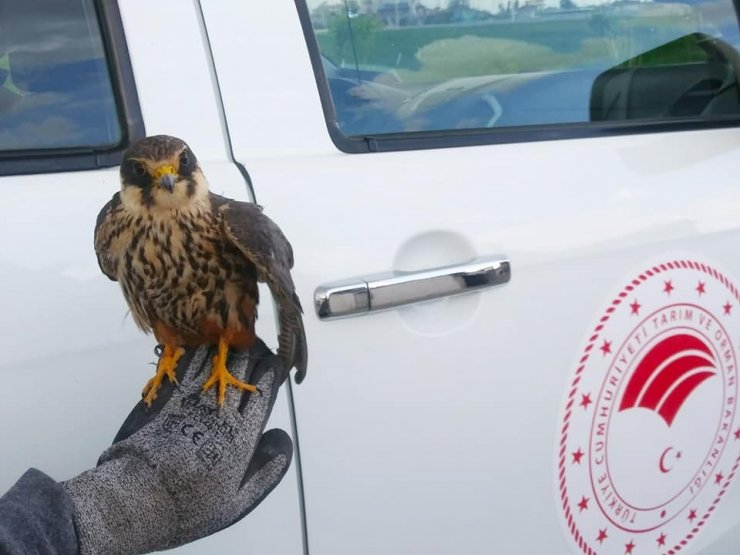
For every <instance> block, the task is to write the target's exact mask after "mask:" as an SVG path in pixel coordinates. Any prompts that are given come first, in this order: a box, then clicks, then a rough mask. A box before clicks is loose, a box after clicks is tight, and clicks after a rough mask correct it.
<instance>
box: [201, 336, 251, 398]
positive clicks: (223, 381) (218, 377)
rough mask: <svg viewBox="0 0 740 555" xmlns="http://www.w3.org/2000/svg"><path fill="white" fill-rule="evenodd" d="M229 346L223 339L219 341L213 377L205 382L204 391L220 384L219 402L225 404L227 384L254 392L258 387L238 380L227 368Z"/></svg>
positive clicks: (212, 372)
mask: <svg viewBox="0 0 740 555" xmlns="http://www.w3.org/2000/svg"><path fill="white" fill-rule="evenodd" d="M228 351H229V347H228V345H227V343H226V342H225V341H223V340H221V341H219V344H218V354H216V356H214V357H213V370H212V371H211V377H210V378H208V380H207V381H206V383H204V384H203V391H208V390H209V389H211V388H212V387H213V386H214V385H216V384H218V404H219V405H223V404H224V400H225V399H226V386H227V385H233V386H234V387H237V388H239V389H243V390H244V391H250V392H252V393H254V392H255V391H257V388H256V387H255V386H253V385H252V384H248V383H244V382H242V381H239V380H237V379H236V378H235V377H234V376H232V375H231V374H230V373H229V371H228V370H227V369H226V355H227V354H228Z"/></svg>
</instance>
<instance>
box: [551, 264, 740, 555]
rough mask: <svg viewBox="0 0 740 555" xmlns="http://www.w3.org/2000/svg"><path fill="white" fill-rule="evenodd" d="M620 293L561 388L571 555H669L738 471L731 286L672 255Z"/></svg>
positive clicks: (738, 298) (739, 305)
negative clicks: (576, 554)
mask: <svg viewBox="0 0 740 555" xmlns="http://www.w3.org/2000/svg"><path fill="white" fill-rule="evenodd" d="M622 283H626V284H627V285H626V286H624V287H623V288H622V289H621V290H619V291H618V292H617V293H615V294H614V295H613V297H612V298H611V299H610V301H609V303H608V304H607V305H606V306H605V307H603V310H602V311H601V312H600V313H599V315H598V317H597V319H596V320H595V323H594V326H593V327H592V328H591V330H592V331H591V333H590V334H589V335H588V336H587V338H586V339H585V340H584V344H583V345H582V347H581V349H580V350H579V354H578V358H577V361H576V364H575V365H574V369H573V372H572V374H571V375H570V376H569V379H568V385H567V393H566V397H565V401H564V407H563V409H562V412H561V416H560V418H559V420H558V438H559V440H558V444H557V452H556V475H555V480H556V484H557V491H558V505H559V506H560V509H559V513H560V516H561V522H562V524H563V525H564V530H565V534H566V535H567V537H568V539H569V542H570V543H571V545H572V546H573V548H574V550H575V551H577V552H580V553H585V554H592V553H602V552H603V553H620V554H621V553H625V554H634V555H637V554H639V553H668V554H671V555H672V554H675V553H678V552H679V551H681V550H682V549H685V547H686V545H687V544H688V543H689V542H691V541H692V539H693V538H694V537H695V536H696V535H697V533H698V532H699V531H700V530H701V529H702V528H703V527H704V526H705V523H706V522H707V521H708V519H709V518H710V516H711V515H712V514H714V513H715V512H717V511H718V510H721V504H722V500H723V498H724V497H725V494H726V492H727V491H728V489H729V488H730V486H731V483H732V482H733V479H734V478H735V475H736V473H737V470H738V466H739V465H740V424H739V423H738V420H737V418H736V414H737V407H738V402H737V397H738V384H737V364H738V348H739V347H740V293H739V292H738V288H737V283H738V282H737V281H736V280H735V279H734V278H733V277H732V276H730V275H729V274H728V273H727V272H725V271H723V270H720V269H719V268H718V266H717V265H716V264H714V263H711V262H708V261H707V260H705V259H704V257H701V256H680V257H679V256H677V257H665V258H664V259H662V260H659V261H657V262H655V263H647V264H645V265H644V266H643V267H642V268H640V269H638V271H636V272H635V273H634V274H633V275H628V276H626V279H625V280H624V281H623V282H622Z"/></svg>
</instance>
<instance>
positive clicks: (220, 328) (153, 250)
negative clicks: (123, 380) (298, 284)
mask: <svg viewBox="0 0 740 555" xmlns="http://www.w3.org/2000/svg"><path fill="white" fill-rule="evenodd" d="M95 252H96V254H97V258H98V264H99V265H100V269H101V270H102V271H103V273H104V274H105V275H106V276H108V277H109V278H110V279H112V280H113V281H117V282H119V284H120V285H121V289H122V291H123V295H124V297H125V299H126V302H127V303H128V306H129V308H130V309H131V314H132V315H133V318H134V320H135V322H136V324H137V325H138V326H139V328H141V329H142V330H143V331H145V332H147V333H149V332H153V333H154V336H155V337H156V339H157V341H158V342H159V343H160V344H161V345H162V346H163V349H162V352H161V355H160V358H159V361H158V363H157V371H156V374H155V375H154V377H153V378H152V379H151V380H149V382H148V383H147V384H146V386H145V387H144V391H143V394H142V395H143V397H144V402H146V403H147V405H151V403H152V401H153V400H154V399H155V398H156V397H157V390H158V389H159V387H160V385H161V383H162V380H163V379H164V377H165V376H167V377H168V378H169V380H170V381H172V382H175V380H176V378H175V367H176V365H177V361H178V359H179V358H180V356H181V355H182V353H183V347H185V346H196V345H218V350H217V354H216V356H215V357H214V359H213V371H212V374H211V376H210V377H209V378H208V380H207V381H206V382H205V383H204V385H203V389H204V390H208V389H210V388H211V387H212V386H214V385H218V399H219V403H221V404H223V401H224V396H225V392H226V387H227V385H233V386H235V387H237V388H241V389H245V390H248V391H254V390H255V388H254V386H253V385H250V384H246V383H243V382H241V381H239V380H237V379H236V378H234V377H233V376H232V375H231V374H230V373H229V371H228V370H227V368H226V357H227V354H228V350H229V348H231V347H233V348H236V349H247V348H249V347H250V346H251V345H252V344H253V343H254V342H255V340H256V335H255V328H254V326H255V320H256V318H257V303H258V301H259V293H258V288H257V282H258V281H262V282H266V283H267V285H268V286H269V288H270V292H271V293H272V295H273V298H274V299H275V303H276V305H277V309H278V324H279V335H278V356H279V357H280V359H281V361H282V363H283V364H284V366H285V369H286V371H287V370H290V369H291V368H292V367H295V368H296V370H297V372H296V382H297V383H300V382H301V381H302V380H303V378H304V376H305V374H306V364H307V348H306V336H305V332H304V329H303V317H302V312H303V311H302V309H301V304H300V301H299V300H298V296H297V295H296V292H295V286H294V284H293V279H292V277H291V275H290V269H291V268H292V267H293V250H292V248H291V246H290V243H289V242H288V240H287V239H286V238H285V236H284V235H283V233H282V231H281V230H280V228H279V227H278V226H277V224H275V223H274V222H273V221H272V220H271V219H270V218H268V217H267V216H266V215H265V214H264V212H263V211H262V208H261V207H260V206H258V205H255V204H251V203H246V202H238V201H235V200H231V199H228V198H225V197H222V196H219V195H216V194H214V193H211V192H210V191H209V189H208V182H207V181H206V178H205V176H204V175H203V172H202V171H201V169H200V166H199V165H198V161H197V159H196V157H195V155H194V154H193V151H192V150H190V148H189V147H188V145H187V144H186V143H185V142H183V141H182V140H180V139H177V138H175V137H170V136H168V135H157V136H153V137H147V138H145V139H142V140H141V141H139V142H137V143H136V144H134V145H132V146H131V147H130V148H129V149H128V150H127V151H126V152H125V154H124V157H123V162H122V163H121V190H120V192H118V193H116V194H115V195H113V198H112V199H111V200H110V201H109V202H108V203H107V204H106V205H105V206H104V207H103V209H102V210H101V212H100V214H99V215H98V219H97V223H96V226H95Z"/></svg>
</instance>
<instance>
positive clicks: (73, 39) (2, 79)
mask: <svg viewBox="0 0 740 555" xmlns="http://www.w3.org/2000/svg"><path fill="white" fill-rule="evenodd" d="M120 141H121V128H120V124H119V121H118V116H117V113H116V106H115V100H114V97H113V91H112V87H111V81H110V77H109V74H108V68H107V65H106V59H105V52H104V49H103V43H102V40H101V36H100V30H99V26H98V20H97V17H96V12H95V7H94V5H93V0H23V1H18V0H0V150H3V151H14V150H26V149H53V148H75V147H77V148H84V147H101V146H115V145H116V144H118V143H119V142H120Z"/></svg>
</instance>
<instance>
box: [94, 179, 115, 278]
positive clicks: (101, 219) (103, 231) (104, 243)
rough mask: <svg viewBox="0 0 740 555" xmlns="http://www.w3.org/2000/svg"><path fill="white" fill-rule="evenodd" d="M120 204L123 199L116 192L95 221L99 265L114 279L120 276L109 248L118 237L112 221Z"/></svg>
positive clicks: (96, 251)
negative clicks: (117, 273)
mask: <svg viewBox="0 0 740 555" xmlns="http://www.w3.org/2000/svg"><path fill="white" fill-rule="evenodd" d="M120 205H121V199H120V197H119V195H118V193H116V194H115V195H113V198H112V199H110V200H109V201H108V202H107V203H106V204H105V206H103V209H102V210H101V211H100V213H99V214H98V219H97V221H96V222H95V254H96V255H97V257H98V266H100V269H101V270H102V272H103V273H104V274H105V275H106V276H108V277H109V278H110V279H111V280H113V281H118V278H117V277H116V263H115V259H114V257H113V256H112V255H111V253H110V250H109V249H110V246H111V242H112V241H113V240H114V239H115V237H116V230H115V226H114V225H113V224H112V223H111V219H112V218H111V215H112V214H114V213H115V212H116V211H117V210H118V208H119V207H120Z"/></svg>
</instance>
